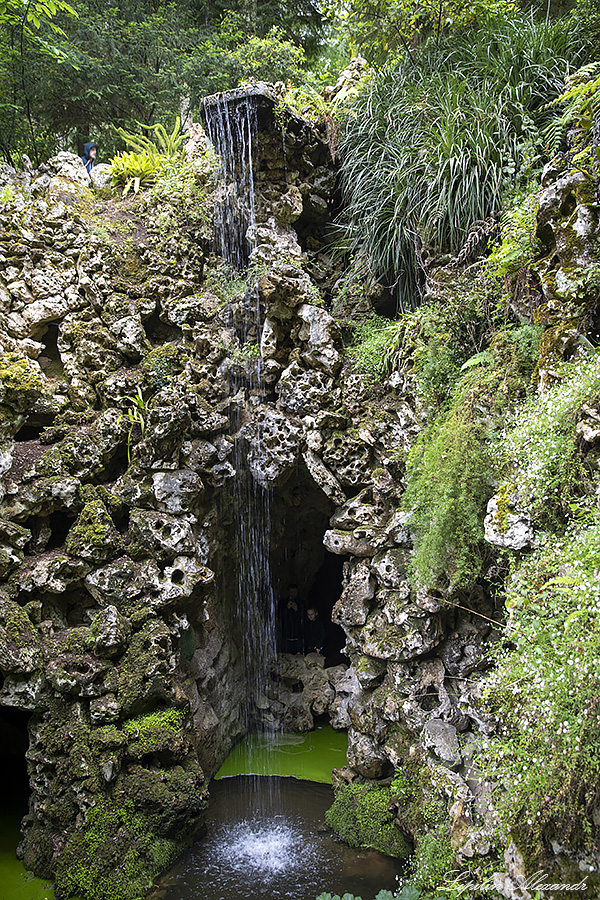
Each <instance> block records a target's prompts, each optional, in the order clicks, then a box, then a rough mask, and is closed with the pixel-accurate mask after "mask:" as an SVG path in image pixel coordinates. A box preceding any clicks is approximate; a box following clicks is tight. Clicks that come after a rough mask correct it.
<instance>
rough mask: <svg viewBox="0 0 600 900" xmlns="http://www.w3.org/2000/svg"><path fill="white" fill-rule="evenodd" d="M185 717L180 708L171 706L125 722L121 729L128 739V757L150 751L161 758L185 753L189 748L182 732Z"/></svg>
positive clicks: (138, 755) (179, 755)
mask: <svg viewBox="0 0 600 900" xmlns="http://www.w3.org/2000/svg"><path fill="white" fill-rule="evenodd" d="M184 719H185V713H184V712H183V710H180V709H173V708H171V709H165V710H156V711H155V712H152V713H148V714H147V715H145V716H138V717H137V718H136V719H129V720H128V721H127V722H124V723H123V731H124V733H125V734H126V735H127V738H128V740H129V743H128V745H127V754H128V756H130V757H132V758H134V759H140V758H142V757H144V756H147V755H148V754H151V753H152V754H160V755H161V757H162V756H165V755H168V756H171V757H178V758H179V757H182V756H185V755H186V753H187V751H188V749H189V748H188V746H187V742H186V740H185V735H184V734H183V731H182V729H183V723H184Z"/></svg>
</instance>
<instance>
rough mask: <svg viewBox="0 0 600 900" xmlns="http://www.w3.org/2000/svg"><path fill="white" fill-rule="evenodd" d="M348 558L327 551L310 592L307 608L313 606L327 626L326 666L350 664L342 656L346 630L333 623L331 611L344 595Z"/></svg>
mask: <svg viewBox="0 0 600 900" xmlns="http://www.w3.org/2000/svg"><path fill="white" fill-rule="evenodd" d="M345 559H346V557H344V556H337V555H336V554H334V553H329V551H327V550H326V551H325V556H324V559H323V563H322V565H321V568H320V569H319V570H318V572H317V573H316V575H315V577H314V580H313V583H312V585H311V587H310V590H309V592H308V596H307V600H306V607H307V609H308V608H309V607H311V606H313V607H314V608H315V609H316V610H317V611H318V613H319V616H320V617H321V620H322V621H323V623H324V624H325V630H326V635H327V637H326V639H325V647H326V651H327V652H326V656H325V665H326V666H336V665H338V663H340V662H344V663H346V664H348V663H349V660H348V658H347V657H345V656H344V655H343V654H342V650H343V649H344V645H345V643H346V635H345V633H344V629H343V628H341V627H340V626H339V625H336V624H335V622H332V621H331V611H332V609H333V607H334V605H335V604H336V603H337V601H338V600H339V599H340V595H341V593H342V574H343V568H344V560H345Z"/></svg>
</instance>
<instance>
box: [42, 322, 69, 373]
mask: <svg viewBox="0 0 600 900" xmlns="http://www.w3.org/2000/svg"><path fill="white" fill-rule="evenodd" d="M58 335H59V330H58V323H57V322H50V323H49V325H48V327H47V329H46V332H45V333H44V335H43V336H42V337H41V338H40V340H41V342H42V344H43V346H44V349H43V350H42V352H41V353H40V355H39V357H38V362H39V364H40V368H41V370H42V372H43V373H44V375H46V377H47V378H61V377H64V367H63V364H62V359H61V356H60V353H59V350H58Z"/></svg>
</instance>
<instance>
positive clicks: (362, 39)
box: [330, 0, 517, 63]
mask: <svg viewBox="0 0 600 900" xmlns="http://www.w3.org/2000/svg"><path fill="white" fill-rule="evenodd" d="M330 10H331V11H330V15H331V17H332V18H333V19H334V20H337V21H339V20H341V21H342V22H343V24H344V27H345V28H346V29H347V30H348V32H349V33H350V35H351V37H352V40H353V42H354V43H355V44H356V46H358V47H359V49H360V50H361V52H362V53H364V54H365V56H366V57H367V59H368V60H369V61H371V62H375V63H383V62H385V61H386V60H387V59H388V58H389V57H390V56H395V55H398V51H402V50H404V51H405V52H406V53H407V54H408V55H411V53H413V52H414V47H415V46H416V45H417V44H419V43H420V42H421V41H422V40H423V38H426V37H428V36H430V35H433V36H434V37H435V39H436V40H439V38H440V37H441V35H443V34H447V33H449V32H452V31H457V30H459V29H461V28H465V27H475V26H479V27H480V26H482V25H485V24H487V23H488V22H490V21H492V20H494V19H497V18H498V17H500V16H502V15H505V16H506V15H511V14H514V13H515V12H516V10H517V5H516V4H515V3H514V2H513V0H475V2H467V0H450V2H441V0H419V2H417V3H415V2H410V0H367V2H358V0H349V2H346V3H339V2H338V3H335V2H334V3H332V4H331V7H330Z"/></svg>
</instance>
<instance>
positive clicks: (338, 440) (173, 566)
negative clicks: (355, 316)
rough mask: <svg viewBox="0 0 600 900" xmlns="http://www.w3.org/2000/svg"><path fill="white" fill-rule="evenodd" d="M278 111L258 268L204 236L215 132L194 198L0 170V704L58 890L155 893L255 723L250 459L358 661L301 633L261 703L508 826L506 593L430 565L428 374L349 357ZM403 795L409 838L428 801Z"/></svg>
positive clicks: (212, 189) (369, 774) (367, 772)
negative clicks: (422, 512) (503, 674)
mask: <svg viewBox="0 0 600 900" xmlns="http://www.w3.org/2000/svg"><path fill="white" fill-rule="evenodd" d="M277 108H278V107H277V105H276V103H275V101H274V100H273V99H272V98H271V100H268V102H265V103H264V107H263V112H262V113H261V116H262V119H261V122H260V128H261V136H260V140H259V142H258V155H257V157H256V170H255V183H256V191H257V193H256V224H255V226H254V229H255V233H254V234H253V236H252V237H253V241H252V244H253V247H254V249H253V250H252V253H251V256H250V272H251V274H250V277H249V278H248V279H246V277H245V276H244V277H243V278H240V277H238V275H237V274H236V273H235V272H231V271H229V270H228V269H227V268H226V267H225V266H224V264H223V260H222V259H220V258H219V257H217V256H216V255H215V254H214V252H213V243H212V225H211V216H212V210H213V208H214V207H215V205H216V207H217V208H218V207H219V204H221V205H222V204H223V197H224V195H225V194H226V192H227V186H226V185H224V184H223V183H221V184H219V183H217V181H216V176H215V170H214V168H211V165H210V164H209V162H208V159H207V156H206V153H205V148H204V146H203V142H202V137H201V135H200V136H199V135H197V136H196V137H197V138H198V139H197V141H196V147H195V151H194V153H195V155H194V153H192V149H191V148H190V153H191V154H192V155H191V156H190V165H191V166H192V168H193V172H194V174H193V176H192V180H191V184H192V187H191V188H190V191H191V193H190V192H188V194H187V195H184V196H183V198H180V197H179V198H178V197H177V196H175V195H174V194H173V193H167V194H163V195H161V196H160V197H159V198H158V199H156V196H155V197H154V199H150V200H147V201H144V200H135V201H131V200H125V201H122V200H120V199H118V198H116V197H114V196H110V195H103V194H102V193H100V194H94V193H92V191H91V189H90V186H89V183H88V178H87V175H86V173H85V172H84V171H83V168H82V167H81V166H80V165H79V164H78V161H77V159H76V158H73V157H72V156H71V155H69V154H61V155H59V157H57V158H55V159H53V160H51V161H50V162H49V163H48V164H47V165H46V166H45V171H44V172H42V173H41V174H40V173H28V172H27V171H25V172H24V173H21V174H15V173H12V172H9V171H8V170H7V169H6V168H4V169H3V170H0V178H1V180H2V183H3V184H4V185H6V186H7V187H8V188H9V190H8V191H5V193H4V195H3V196H5V198H6V199H5V200H4V201H3V208H2V212H1V214H0V228H1V234H0V242H1V248H0V303H1V313H0V342H1V345H2V350H3V357H2V360H1V361H0V391H1V395H0V414H1V420H0V439H1V447H0V474H2V488H1V494H0V499H1V507H0V517H1V521H0V541H1V545H0V575H1V576H2V578H3V584H2V589H1V593H0V666H1V669H2V688H1V692H0V702H1V704H2V705H3V706H14V707H17V708H19V709H21V710H26V711H28V712H29V713H30V714H31V718H30V720H29V750H28V753H27V759H28V767H29V775H30V785H31V803H30V813H29V815H28V816H27V817H26V819H25V821H24V826H23V828H24V832H23V833H24V838H23V843H22V845H21V850H22V853H23V855H24V859H25V863H26V865H27V866H28V867H29V868H31V869H33V870H34V871H35V872H36V873H38V874H44V875H51V876H53V877H54V878H55V879H56V883H57V888H58V891H59V896H68V895H69V892H71V891H73V892H76V893H79V894H81V895H84V896H86V897H87V896H89V897H91V896H96V897H97V896H108V895H109V894H110V895H111V896H121V895H122V894H123V892H124V891H125V885H127V884H129V885H131V884H133V885H136V886H137V889H138V890H139V891H140V892H143V890H144V888H145V886H146V885H147V883H148V879H149V878H150V877H152V876H153V875H154V874H156V873H157V872H159V871H160V870H162V869H164V868H165V867H166V866H167V865H168V864H169V862H170V861H171V860H172V859H173V858H174V856H175V855H177V853H178V852H179V851H180V849H181V848H182V847H183V846H184V845H185V843H186V841H188V840H189V839H190V838H191V836H192V835H193V834H194V833H195V832H197V831H198V829H199V828H200V827H201V825H202V811H203V809H204V807H205V805H206V798H207V791H206V784H207V779H208V778H209V777H210V776H211V775H212V774H213V773H214V771H215V770H216V768H217V767H218V765H219V763H220V762H221V761H222V759H223V758H224V756H225V755H226V754H227V752H228V751H229V749H230V748H231V746H232V745H233V743H234V742H235V741H236V739H238V738H239V737H240V735H241V734H242V733H243V731H244V729H245V728H246V722H245V721H244V717H243V713H242V709H243V706H244V701H245V698H246V695H247V692H248V685H247V684H246V683H245V681H244V677H243V669H242V666H241V663H240V659H241V657H240V648H241V646H242V642H243V641H244V639H245V636H244V634H243V633H241V632H240V625H239V620H238V619H237V618H236V615H235V609H234V608H233V607H234V606H235V604H236V596H237V594H236V588H235V583H234V582H235V578H236V571H235V554H236V547H235V545H234V543H233V539H234V534H235V528H234V524H235V520H236V518H237V517H243V516H244V515H245V510H244V509H240V508H237V507H236V493H235V491H234V489H233V487H234V483H235V480H236V479H238V478H241V477H248V473H249V477H251V478H253V479H254V480H255V482H256V483H258V484H259V485H261V486H262V487H264V488H266V489H267V490H268V491H269V492H270V495H271V509H272V516H271V519H272V525H271V529H272V530H271V535H270V542H271V548H272V551H271V565H272V570H273V573H274V577H275V579H276V581H277V583H278V585H279V584H283V583H284V581H285V579H286V577H289V573H290V569H292V570H293V574H294V575H295V578H296V580H298V581H299V582H301V585H302V587H303V588H304V589H307V588H308V587H309V586H310V584H311V582H312V580H313V579H314V577H315V575H316V573H317V571H318V569H319V567H320V565H321V564H322V562H323V559H324V556H325V553H328V554H334V555H336V556H341V557H342V558H343V560H344V563H343V585H342V592H341V596H340V597H339V600H337V602H336V603H335V606H334V609H333V620H334V622H336V623H338V624H339V625H340V626H341V627H342V628H343V629H344V632H345V634H346V651H345V652H346V654H347V656H348V658H349V660H350V663H351V665H350V667H349V668H347V667H346V666H342V667H337V668H336V669H335V670H334V669H329V670H324V669H323V667H322V665H321V663H320V662H319V661H318V660H311V659H310V658H309V659H308V661H307V663H301V662H299V661H295V660H294V659H293V658H290V657H286V656H281V657H280V658H279V660H278V661H277V665H276V668H275V670H274V672H273V673H272V681H271V682H270V684H268V686H267V688H266V693H265V695H263V696H260V697H253V698H251V702H252V704H254V707H255V709H256V715H257V717H258V716H260V717H261V718H263V719H266V720H267V721H268V722H273V721H279V722H284V724H285V725H287V726H288V727H295V728H298V729H299V730H304V729H306V728H310V727H312V724H313V718H314V716H315V715H322V714H327V715H328V716H329V717H330V719H331V721H332V722H333V724H334V725H335V726H336V727H347V728H348V732H349V752H348V768H347V769H346V770H343V771H341V772H340V773H338V776H337V777H338V781H339V782H340V783H342V782H355V781H358V782H359V783H360V782H362V781H364V780H365V779H385V778H386V777H387V776H389V775H391V774H392V772H393V770H394V768H395V767H408V768H410V767H412V769H411V771H412V770H413V769H415V767H416V768H417V769H418V770H419V772H420V773H421V774H420V775H419V790H418V791H417V792H416V793H414V792H413V793H414V796H413V797H412V801H411V802H412V807H411V808H412V809H413V813H414V805H415V804H417V805H418V804H420V803H426V802H429V801H430V800H432V798H433V799H436V798H437V800H436V802H437V801H439V800H440V798H441V801H442V805H443V807H444V809H445V808H449V809H450V818H451V822H452V846H453V848H454V850H455V851H457V852H458V853H459V854H461V855H462V857H463V858H470V857H473V856H474V855H477V854H485V853H487V852H488V851H489V848H490V842H491V838H492V835H493V833H494V829H495V827H496V823H495V820H494V813H493V810H492V809H491V807H490V806H489V803H488V800H489V786H488V785H486V783H485V782H484V781H483V779H482V778H481V777H480V776H479V774H478V772H477V767H476V765H475V763H474V756H476V747H477V741H478V739H479V738H478V736H480V735H482V734H486V733H487V732H488V731H489V729H490V727H491V726H490V724H489V723H488V722H487V721H486V719H485V717H484V716H483V715H482V714H481V712H480V711H479V709H478V703H477V699H478V679H477V673H479V672H481V671H482V670H483V669H484V668H485V666H486V656H485V654H486V647H487V646H488V644H489V641H490V640H494V639H495V638H496V637H497V632H496V631H495V626H494V624H493V620H494V619H495V618H496V616H497V615H498V613H497V612H496V611H495V602H494V599H493V597H492V596H491V595H490V594H489V593H488V592H486V590H485V589H484V588H483V587H480V586H477V587H474V588H473V589H472V590H471V591H470V592H469V593H468V595H466V596H465V597H464V598H461V602H460V604H453V605H449V604H448V603H446V602H445V600H444V597H443V596H442V595H441V594H439V593H437V594H436V593H430V592H427V591H424V590H415V589H414V588H413V587H412V586H411V583H410V581H409V578H408V574H407V571H408V562H409V558H410V554H411V548H412V540H413V536H412V534H411V528H410V521H409V520H408V517H407V515H406V514H404V513H402V512H399V501H400V498H401V495H402V493H403V490H404V464H403V461H404V458H405V454H406V451H407V449H408V448H409V446H410V444H411V442H412V441H413V439H414V437H415V435H416V434H417V432H418V430H419V428H420V424H421V412H420V409H419V404H418V402H417V400H416V398H415V394H414V385H413V383H412V380H411V377H410V376H405V375H399V374H398V373H396V374H395V375H393V376H392V377H390V378H389V379H388V380H387V381H385V383H381V384H376V385H374V384H372V383H370V382H369V380H368V379H367V378H365V376H362V375H360V374H356V373H355V372H354V371H353V369H352V367H351V366H350V365H349V364H348V360H347V358H346V357H345V355H344V341H343V327H342V326H343V317H342V323H341V325H340V322H339V321H338V319H337V318H336V315H334V314H332V311H331V310H332V309H337V310H338V311H339V310H341V311H342V313H344V304H345V303H346V304H347V300H345V299H344V298H343V297H342V296H341V287H340V285H339V283H338V282H336V277H337V275H338V274H339V273H337V272H336V269H335V266H334V265H333V263H332V261H331V259H330V258H329V257H328V255H327V253H326V252H325V250H324V239H325V236H326V226H327V224H328V222H329V218H330V209H331V204H332V197H333V196H334V192H335V171H334V168H333V165H332V163H331V157H330V154H329V150H328V147H327V145H326V143H325V141H324V140H323V137H322V136H321V135H320V134H319V133H318V132H317V131H315V129H314V128H313V127H312V126H309V125H308V123H306V122H304V121H303V120H301V119H299V118H297V117H295V116H291V114H290V115H289V116H288V117H287V118H286V116H285V114H281V113H280V114H279V115H280V116H281V115H282V116H283V117H282V118H277V116H276V114H275V112H276V110H277ZM282 138H283V139H282ZM549 215H550V213H549ZM544 227H545V228H546V229H547V228H548V225H547V224H546V225H545V226H544ZM563 268H564V267H563ZM559 271H562V270H557V275H556V281H557V282H558V280H559V274H558V272H559ZM355 312H356V307H355ZM242 334H243V335H244V336H245V337H244V339H243V340H242V339H241V338H240V335H242ZM257 345H259V346H260V353H258V352H257V350H256V346H257ZM257 373H258V374H259V375H260V377H257ZM236 442H237V444H238V445H241V446H242V447H243V448H244V454H243V456H244V467H245V471H243V472H242V471H236V462H235V459H234V456H233V448H234V444H235V443H236ZM246 467H247V468H246ZM492 513H493V510H492ZM492 519H493V515H492ZM490 523H491V524H490V526H489V529H488V530H489V531H490V535H491V538H490V539H491V540H492V542H493V535H492V532H493V522H492V520H490ZM503 534H505V531H504V532H503ZM290 561H291V562H290ZM298 683H300V684H301V686H302V690H301V691H300V692H298V691H297V690H292V689H291V688H292V686H294V685H297V684H298ZM407 771H408V769H407ZM415 777H416V776H415ZM414 783H416V781H415V782H414ZM407 810H408V807H407V806H406V804H404V805H403V804H402V803H401V802H400V801H398V809H397V822H398V824H399V825H400V826H401V827H402V830H403V832H404V834H405V835H406V837H407V838H408V839H413V838H414V837H415V835H416V833H417V831H418V830H419V829H423V828H426V827H428V823H427V822H424V821H423V819H422V818H419V817H418V816H417V817H415V816H414V815H413V818H412V819H410V816H409V815H408V812H407ZM444 815H445V812H444ZM514 872H515V866H514V865H513V875H514ZM514 877H515V878H516V877H517V876H516V875H514ZM507 884H508V883H507ZM511 884H512V883H511ZM511 884H508V886H507V887H506V891H505V895H506V896H512V895H511V894H510V891H511V890H512V889H513V887H511ZM99 892H100V893H99Z"/></svg>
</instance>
